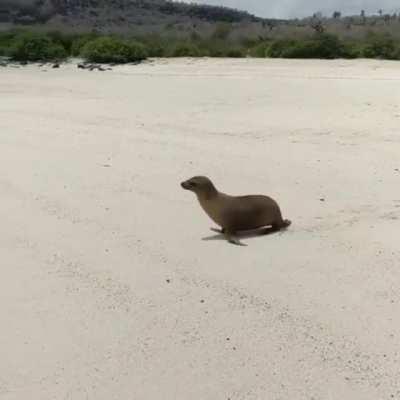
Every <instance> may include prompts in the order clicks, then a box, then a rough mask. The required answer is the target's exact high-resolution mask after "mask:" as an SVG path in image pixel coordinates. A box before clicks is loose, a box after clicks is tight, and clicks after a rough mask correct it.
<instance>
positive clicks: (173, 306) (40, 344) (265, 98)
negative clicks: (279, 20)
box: [0, 59, 400, 400]
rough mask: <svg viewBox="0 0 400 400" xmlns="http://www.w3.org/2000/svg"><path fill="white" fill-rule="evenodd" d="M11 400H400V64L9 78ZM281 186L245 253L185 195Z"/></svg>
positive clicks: (0, 124)
mask: <svg viewBox="0 0 400 400" xmlns="http://www.w3.org/2000/svg"><path fill="white" fill-rule="evenodd" d="M0 95H1V98H0V157H1V174H0V198H1V201H0V204H1V207H0V220H1V221H2V225H1V230H0V244H1V255H2V257H1V258H2V262H1V265H2V279H1V280H0V300H1V301H0V315H1V317H2V318H1V319H2V324H1V336H0V338H1V340H0V354H1V357H0V398H1V399H2V400H28V399H31V400H50V399H52V400H67V399H68V400H69V399H71V400H87V399H89V400H128V399H132V400H161V399H162V400H189V399H190V400H219V399H221V400H228V399H230V400H386V399H388V400H389V399H400V350H399V349H400V329H399V328H400V313H399V306H400V268H399V267H400V250H399V239H398V231H399V228H400V219H399V218H400V131H399V126H400V64H399V63H396V62H389V61H386V62H385V61H366V60H355V61H341V60H336V61H290V60H286V61H283V60H254V59H244V60H243V59H242V60H226V59H221V60H210V59H200V60H191V59H179V60H174V59H171V60H154V61H152V62H148V63H144V64H142V65H138V66H120V67H115V68H113V70H112V71H107V72H98V71H93V72H89V71H86V70H78V69H77V68H76V65H74V64H67V65H62V66H61V68H60V69H52V68H50V67H39V66H36V65H30V66H26V67H21V68H13V67H3V68H0ZM199 174H200V175H207V176H209V177H210V178H212V179H213V181H214V182H215V185H216V186H217V187H218V189H220V190H221V191H223V192H226V193H230V194H238V195H239V194H258V193H260V194H267V195H270V196H272V197H274V198H275V199H276V200H277V201H278V202H279V204H280V205H281V207H282V211H283V214H284V217H285V218H289V219H291V220H292V221H293V225H292V226H291V227H290V229H289V230H288V231H286V232H282V233H278V234H274V235H269V236H261V237H253V238H245V239H243V242H245V243H246V244H247V247H239V246H233V245H231V244H228V243H227V242H226V241H225V240H224V239H223V238H222V237H221V236H220V235H218V234H216V233H214V232H212V231H211V230H210V228H212V227H214V225H213V223H212V222H211V221H210V220H209V219H208V218H207V216H206V215H205V214H204V213H203V212H202V210H201V209H200V207H199V205H198V203H197V201H196V199H195V196H194V195H193V194H192V193H189V192H185V191H183V190H182V189H181V188H180V186H179V184H180V182H181V181H183V180H185V179H187V178H190V177H191V176H193V175H199Z"/></svg>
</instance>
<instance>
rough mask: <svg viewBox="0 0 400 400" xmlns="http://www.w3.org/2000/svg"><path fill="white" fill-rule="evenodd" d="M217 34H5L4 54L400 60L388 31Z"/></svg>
mask: <svg viewBox="0 0 400 400" xmlns="http://www.w3.org/2000/svg"><path fill="white" fill-rule="evenodd" d="M220 35H221V32H220V31H216V32H214V34H213V35H211V36H210V37H209V38H201V37H197V36H193V37H192V38H188V39H184V40H181V39H178V38H174V39H171V38H170V39H165V38H162V37H161V36H154V35H151V36H144V37H121V36H117V35H99V34H93V33H92V34H62V33H60V32H47V33H37V32H29V31H25V30H22V31H21V30H15V31H10V32H3V33H0V55H2V56H6V57H9V58H10V59H12V60H15V61H28V62H30V61H61V60H63V59H65V58H68V57H81V58H83V59H84V60H86V61H88V62H95V63H128V62H137V61H142V60H144V59H146V58H147V57H259V58H264V57H271V58H319V59H335V58H360V57H363V58H378V59H390V60H399V59H400V42H399V41H398V40H395V39H394V38H393V37H392V36H391V35H389V34H387V33H369V34H367V35H366V37H365V38H363V39H362V40H344V39H341V38H339V37H338V36H337V35H334V34H331V33H325V32H315V33H313V34H311V35H310V36H308V37H302V38H282V39H268V38H265V39H258V40H252V39H243V38H242V39H241V40H239V41H238V40H231V39H229V37H224V35H222V37H221V36H220Z"/></svg>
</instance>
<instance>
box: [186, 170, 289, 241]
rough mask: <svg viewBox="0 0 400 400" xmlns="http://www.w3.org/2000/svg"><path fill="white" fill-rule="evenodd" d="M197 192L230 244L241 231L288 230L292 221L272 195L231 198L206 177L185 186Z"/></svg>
mask: <svg viewBox="0 0 400 400" xmlns="http://www.w3.org/2000/svg"><path fill="white" fill-rule="evenodd" d="M181 186H182V187H183V188H184V189H186V190H191V191H193V192H194V193H195V194H196V195H197V198H198V200H199V202H200V205H201V207H202V208H203V210H204V211H205V212H206V213H207V215H208V216H209V217H210V218H211V219H212V220H213V221H214V222H215V223H216V224H218V225H219V226H220V227H221V228H222V231H223V232H224V233H225V234H226V235H227V238H228V239H229V240H230V241H233V242H235V243H237V241H235V240H233V239H232V235H234V234H235V233H236V232H240V231H248V230H255V229H259V228H263V227H267V226H270V227H272V229H274V230H280V229H284V228H286V227H288V226H289V225H290V224H291V222H290V221H289V220H284V219H283V218H282V214H281V210H280V208H279V205H278V204H277V202H276V201H275V200H273V199H272V198H270V197H268V196H262V195H252V196H229V195H227V194H224V193H221V192H219V191H218V190H217V189H216V188H215V186H214V185H213V183H212V182H211V181H210V179H208V178H207V177H204V176H196V177H194V178H191V179H189V180H187V181H185V182H183V183H182V184H181Z"/></svg>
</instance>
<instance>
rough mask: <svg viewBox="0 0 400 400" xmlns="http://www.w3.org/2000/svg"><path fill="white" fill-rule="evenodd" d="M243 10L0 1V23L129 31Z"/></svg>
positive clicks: (237, 16)
mask: <svg viewBox="0 0 400 400" xmlns="http://www.w3.org/2000/svg"><path fill="white" fill-rule="evenodd" d="M257 20H260V19H258V18H256V17H255V16H253V15H250V14H248V13H247V12H244V11H239V10H234V9H230V8H226V7H216V6H207V5H196V4H187V3H178V2H171V1H166V0H0V23H1V24H3V25H5V24H8V25H10V24H11V25H25V26H26V25H30V26H32V25H41V26H49V27H64V28H72V29H76V30H88V29H97V30H99V31H121V30H132V29H135V28H138V27H153V28H154V27H156V26H159V25H162V26H168V25H175V24H186V23H189V22H190V23H196V22H199V23H201V22H203V23H204V22H208V23H214V22H252V21H254V22H255V21H257Z"/></svg>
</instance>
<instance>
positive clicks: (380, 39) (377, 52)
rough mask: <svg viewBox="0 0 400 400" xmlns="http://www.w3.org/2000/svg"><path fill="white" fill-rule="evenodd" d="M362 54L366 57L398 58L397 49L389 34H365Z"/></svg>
mask: <svg viewBox="0 0 400 400" xmlns="http://www.w3.org/2000/svg"><path fill="white" fill-rule="evenodd" d="M362 55H363V56H364V57H366V58H383V59H398V58H399V49H398V47H397V46H396V42H395V41H394V39H393V38H392V37H391V36H390V35H387V34H376V33H371V34H369V35H368V36H367V44H366V45H365V46H364V50H363V52H362Z"/></svg>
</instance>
